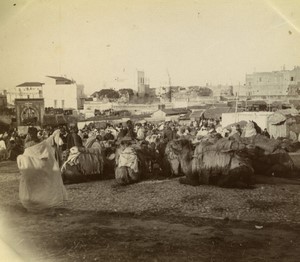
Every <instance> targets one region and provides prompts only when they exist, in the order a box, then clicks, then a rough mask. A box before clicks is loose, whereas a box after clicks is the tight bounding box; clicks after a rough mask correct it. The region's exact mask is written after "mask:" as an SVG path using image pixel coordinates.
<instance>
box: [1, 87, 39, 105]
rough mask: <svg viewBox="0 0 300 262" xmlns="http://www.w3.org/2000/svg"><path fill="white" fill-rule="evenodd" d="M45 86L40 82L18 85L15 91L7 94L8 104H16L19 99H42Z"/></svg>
mask: <svg viewBox="0 0 300 262" xmlns="http://www.w3.org/2000/svg"><path fill="white" fill-rule="evenodd" d="M43 85H44V83H40V82H24V83H22V84H20V85H17V86H16V87H15V88H14V90H13V91H9V92H7V102H8V103H9V104H14V102H15V99H17V98H24V99H25V98H42V97H43Z"/></svg>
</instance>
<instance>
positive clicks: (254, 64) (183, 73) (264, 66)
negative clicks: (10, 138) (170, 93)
mask: <svg viewBox="0 0 300 262" xmlns="http://www.w3.org/2000/svg"><path fill="white" fill-rule="evenodd" d="M86 3H87V2H86V1H76V2H75V1H69V0H65V1H57V0H53V1H46V0H44V1H35V0H32V1H20V0H17V1H14V2H12V1H1V3H0V19H1V25H0V37H1V39H2V41H1V43H0V54H1V58H2V59H1V62H0V63H1V65H0V67H1V68H2V70H1V71H2V73H1V76H0V85H1V86H0V89H7V90H11V89H13V88H14V87H15V86H16V85H18V84H20V83H22V82H27V81H41V82H43V79H44V78H45V76H46V75H59V76H60V75H63V76H66V77H67V78H73V79H74V80H76V81H77V82H78V83H82V84H84V85H85V90H86V93H91V92H92V91H95V90H99V89H101V88H104V87H106V88H109V87H115V86H114V85H119V86H122V85H124V87H128V88H134V89H136V79H137V77H136V71H137V70H143V71H145V74H146V76H147V77H148V78H149V79H150V86H151V87H159V86H161V85H167V84H169V78H168V74H170V78H171V81H172V85H178V86H189V85H205V84H206V83H212V84H214V85H218V84H233V85H237V84H238V83H239V82H240V83H241V84H242V83H244V82H245V75H246V74H247V73H253V72H255V71H257V72H259V71H277V70H281V69H282V67H283V66H285V67H286V69H292V68H293V67H294V66H297V65H300V52H299V43H300V34H299V32H300V31H299V26H300V21H299V19H297V17H300V16H299V13H300V3H298V2H297V1H279V0H276V1H258V0H252V1H237V0H231V1H196V0H195V1H177V0H175V1H143V2H140V1H136V0H131V1H119V0H115V1H89V2H88V3H89V5H87V4H86Z"/></svg>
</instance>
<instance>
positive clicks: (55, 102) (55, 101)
mask: <svg viewBox="0 0 300 262" xmlns="http://www.w3.org/2000/svg"><path fill="white" fill-rule="evenodd" d="M56 107H57V100H56V99H55V100H54V108H56Z"/></svg>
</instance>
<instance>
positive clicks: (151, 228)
mask: <svg viewBox="0 0 300 262" xmlns="http://www.w3.org/2000/svg"><path fill="white" fill-rule="evenodd" d="M18 176H19V175H18V169H17V167H16V163H14V162H1V163H0V189H1V190H0V200H1V201H0V207H1V220H0V236H1V239H2V240H3V241H4V242H5V243H6V244H7V245H8V246H9V247H10V249H11V250H13V251H14V252H15V255H16V256H17V258H19V259H20V260H19V261H253V262H254V261H255V262H256V261H278V262H282V261H299V257H300V249H299V246H300V197H299V194H300V190H299V186H298V185H273V186H270V185H258V186H257V187H256V188H255V189H254V190H244V191H243V190H229V189H220V188H213V187H189V186H184V185H180V184H179V183H178V181H176V180H166V181H146V182H143V183H139V184H135V185H131V186H129V187H122V188H116V187H114V186H113V185H114V181H95V182H90V183H84V184H76V185H68V186H66V187H67V191H68V193H69V199H70V200H69V202H68V203H66V205H65V206H63V207H62V208H60V209H56V210H55V212H52V211H51V212H45V213H42V214H33V213H28V212H26V210H24V209H23V207H22V206H21V204H20V202H19V199H18ZM0 261H8V260H4V259H3V257H1V252H0ZM16 261H17V260H16Z"/></svg>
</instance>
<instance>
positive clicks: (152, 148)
mask: <svg viewBox="0 0 300 262" xmlns="http://www.w3.org/2000/svg"><path fill="white" fill-rule="evenodd" d="M257 133H260V134H263V135H265V136H269V134H268V133H267V132H266V130H264V131H262V130H261V129H260V128H259V127H258V126H257V125H256V123H254V122H252V121H250V122H249V123H248V124H247V125H246V127H245V128H241V126H240V125H239V124H235V125H233V126H231V127H230V128H228V129H224V128H222V127H221V124H220V121H219V120H214V119H203V120H200V121H192V122H190V123H189V124H188V125H186V124H185V125H183V124H179V123H178V122H175V121H166V122H163V123H159V124H154V123H148V122H146V121H141V122H137V123H134V122H132V121H131V120H128V121H127V122H126V123H119V124H111V123H105V125H102V126H101V127H99V126H97V124H92V123H91V124H89V125H85V126H84V127H83V128H82V129H78V128H77V126H76V125H70V126H60V127H57V128H52V127H46V128H43V129H39V130H38V129H37V128H35V127H29V128H28V132H27V134H26V135H19V134H18V132H17V130H16V129H13V130H10V131H9V132H5V133H4V134H1V135H0V156H1V160H5V159H9V160H17V162H18V167H19V170H20V173H21V180H20V181H21V182H20V190H19V194H20V199H21V202H22V204H23V206H25V207H26V208H27V209H28V210H29V209H32V210H34V209H36V208H37V207H40V205H38V204H37V203H40V204H41V207H45V206H46V207H52V206H55V205H58V204H60V203H61V202H62V201H64V200H65V199H66V191H65V188H64V185H63V182H64V181H63V177H62V175H61V174H62V173H63V172H62V170H63V168H65V167H66V163H67V164H68V163H71V161H73V160H74V159H76V158H77V157H78V155H80V152H83V151H82V150H86V149H92V150H94V151H93V152H95V150H96V151H97V150H98V151H99V152H105V155H104V156H103V157H104V158H105V159H108V161H110V163H113V168H112V171H113V173H114V177H115V179H116V181H117V182H119V183H120V184H129V183H133V182H137V181H139V180H141V175H142V174H143V173H144V174H145V173H149V174H158V173H159V172H161V171H162V170H163V169H162V165H163V159H165V148H166V145H167V144H168V142H170V141H173V140H180V139H185V140H190V141H191V142H192V144H194V145H196V144H197V143H199V142H200V141H203V139H205V138H206V137H212V136H213V137H219V138H222V137H230V136H241V137H250V136H253V135H255V134H257ZM137 149H139V151H140V152H142V154H141V155H142V161H141V159H140V158H139V157H138V154H137V151H138V150H137ZM18 156H19V157H18ZM101 158H102V156H101ZM95 159H96V160H95ZM102 160H103V159H101V160H99V158H90V159H87V158H86V160H84V161H83V162H85V161H87V162H86V163H85V166H87V167H88V168H90V167H91V166H93V164H94V162H95V161H100V162H101V161H102ZM88 161H90V162H88ZM100 162H99V163H97V164H96V165H97V167H96V168H95V169H94V172H96V173H97V172H100V171H99V170H103V163H102V162H103V161H102V162H101V163H100ZM139 162H143V166H141V165H140V163H139ZM46 167H47V168H46ZM101 168H102V169H101ZM90 170H92V169H90ZM41 174H43V175H41ZM45 185H47V190H45V191H43V190H41V188H40V187H43V186H45ZM45 192H46V193H45ZM58 196H59V197H58ZM49 203H51V204H49Z"/></svg>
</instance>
